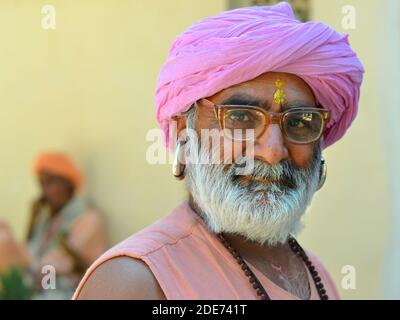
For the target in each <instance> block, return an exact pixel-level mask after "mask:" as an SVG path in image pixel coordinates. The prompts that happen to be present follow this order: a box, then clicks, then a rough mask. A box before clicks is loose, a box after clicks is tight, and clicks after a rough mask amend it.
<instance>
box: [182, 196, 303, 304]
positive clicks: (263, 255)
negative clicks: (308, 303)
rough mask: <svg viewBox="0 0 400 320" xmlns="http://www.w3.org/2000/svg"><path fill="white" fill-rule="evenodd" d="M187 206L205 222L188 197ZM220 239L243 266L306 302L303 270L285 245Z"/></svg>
mask: <svg viewBox="0 0 400 320" xmlns="http://www.w3.org/2000/svg"><path fill="white" fill-rule="evenodd" d="M189 205H190V207H191V208H192V210H193V211H195V213H196V214H197V215H198V216H200V217H201V218H202V219H203V220H204V214H203V213H202V212H201V209H200V207H199V206H198V205H197V204H196V202H195V201H194V200H193V198H192V196H191V195H190V196H189ZM223 236H224V238H225V239H226V240H227V241H228V242H229V243H230V244H231V245H232V247H233V248H234V249H235V250H236V251H237V252H238V253H239V254H240V255H241V256H242V258H243V259H244V260H245V261H246V262H248V263H250V264H251V265H253V266H254V267H255V268H256V269H257V270H258V271H260V272H261V273H262V274H264V275H265V276H266V277H267V278H269V279H270V280H271V281H273V282H274V283H276V284H277V285H278V286H280V287H282V288H283V289H285V290H287V291H289V292H291V293H292V294H295V295H297V296H300V297H301V298H303V299H308V297H309V288H308V278H307V273H306V270H305V266H304V265H303V263H302V262H301V261H300V260H299V259H298V258H297V257H296V256H295V255H294V253H293V252H292V250H291V249H290V246H289V245H288V244H287V243H284V244H278V245H275V246H271V245H268V244H264V245H262V244H260V243H257V242H255V241H251V240H249V239H248V238H246V237H244V236H242V235H237V234H233V233H223Z"/></svg>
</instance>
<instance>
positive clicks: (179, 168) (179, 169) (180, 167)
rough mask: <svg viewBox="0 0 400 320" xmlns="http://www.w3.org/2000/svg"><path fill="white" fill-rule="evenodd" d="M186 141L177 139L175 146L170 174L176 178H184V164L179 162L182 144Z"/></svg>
mask: <svg viewBox="0 0 400 320" xmlns="http://www.w3.org/2000/svg"><path fill="white" fill-rule="evenodd" d="M185 143H186V141H178V142H177V143H176V146H175V157H174V163H173V164H172V174H173V176H174V177H175V178H176V179H177V180H182V179H183V178H185V167H186V166H185V165H184V164H183V163H182V162H181V158H182V152H183V148H182V147H183V145H184V144H185Z"/></svg>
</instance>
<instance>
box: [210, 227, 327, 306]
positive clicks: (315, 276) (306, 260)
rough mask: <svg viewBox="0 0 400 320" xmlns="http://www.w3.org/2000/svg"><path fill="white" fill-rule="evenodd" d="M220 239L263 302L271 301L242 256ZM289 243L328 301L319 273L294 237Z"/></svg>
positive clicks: (221, 236) (219, 236)
mask: <svg viewBox="0 0 400 320" xmlns="http://www.w3.org/2000/svg"><path fill="white" fill-rule="evenodd" d="M217 236H218V238H219V239H220V240H221V242H222V243H223V245H224V246H225V247H226V248H227V249H228V251H229V252H230V253H231V254H232V256H233V257H234V258H235V259H236V261H237V263H238V264H239V265H240V267H241V268H242V270H243V271H244V274H245V275H246V277H248V279H249V282H250V283H251V284H252V286H253V288H254V290H255V291H256V293H257V295H258V296H259V297H260V299H261V300H271V298H270V297H269V296H268V293H267V292H266V291H265V289H264V287H263V286H262V284H261V282H260V281H259V280H258V279H257V277H256V275H255V274H254V273H253V271H251V269H250V268H249V266H248V265H247V263H246V262H245V261H244V260H243V258H242V257H241V256H240V254H239V253H238V252H237V251H236V250H235V249H234V248H233V247H232V245H231V244H230V243H229V242H228V241H227V240H226V239H225V237H224V236H223V235H222V234H221V233H218V234H217ZM288 243H289V246H290V248H291V249H292V251H293V252H294V254H296V256H298V257H299V258H301V259H302V260H303V262H304V264H305V265H306V267H307V268H308V270H309V271H310V274H311V276H312V278H313V280H314V284H315V287H316V288H317V291H318V295H319V297H320V298H321V300H328V299H329V297H328V295H327V294H326V290H325V289H324V285H323V283H322V281H321V277H320V276H319V275H318V271H317V270H316V269H315V267H314V266H313V265H312V263H311V261H310V259H309V258H308V256H307V254H306V253H305V251H304V250H303V248H302V247H301V246H300V245H299V243H298V242H297V241H296V239H295V238H294V237H292V236H290V237H289V239H288Z"/></svg>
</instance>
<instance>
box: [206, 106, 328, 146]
mask: <svg viewBox="0 0 400 320" xmlns="http://www.w3.org/2000/svg"><path fill="white" fill-rule="evenodd" d="M200 101H203V102H205V103H206V104H208V105H212V106H213V107H214V113H215V116H216V118H217V120H218V122H219V126H220V129H221V130H222V131H223V132H224V135H225V136H227V137H228V138H230V139H232V140H235V141H248V140H256V139H258V138H259V137H261V136H262V135H263V133H264V132H265V130H266V129H267V127H268V126H269V125H270V124H279V126H280V128H281V131H282V133H283V134H284V137H285V138H286V140H287V141H289V142H291V143H294V144H308V143H312V142H314V141H317V140H318V139H319V138H320V137H321V135H322V133H323V132H324V129H325V127H326V124H327V123H328V122H329V119H330V111H329V110H326V109H322V108H317V107H302V106H299V107H292V108H290V109H287V110H285V111H283V112H279V113H275V112H269V111H266V110H264V109H263V108H260V107H258V106H247V105H218V104H214V103H213V102H211V101H209V100H207V99H201V100H200Z"/></svg>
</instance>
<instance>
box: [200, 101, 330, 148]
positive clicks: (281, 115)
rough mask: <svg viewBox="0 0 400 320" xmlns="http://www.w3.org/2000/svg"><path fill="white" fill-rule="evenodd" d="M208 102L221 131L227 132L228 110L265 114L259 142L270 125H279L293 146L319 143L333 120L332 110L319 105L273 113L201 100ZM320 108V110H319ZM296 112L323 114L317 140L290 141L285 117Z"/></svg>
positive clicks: (247, 106)
mask: <svg viewBox="0 0 400 320" xmlns="http://www.w3.org/2000/svg"><path fill="white" fill-rule="evenodd" d="M202 100H203V101H206V102H207V103H208V104H211V105H213V107H214V114H215V117H216V118H217V120H218V123H219V126H220V129H221V130H225V117H226V113H225V110H226V108H238V109H253V110H257V111H259V112H261V113H262V114H264V117H265V120H266V121H265V125H264V128H263V129H262V131H261V132H260V133H259V135H258V136H257V137H255V140H257V139H258V138H259V137H261V136H262V135H263V134H264V132H265V130H266V129H267V127H268V126H269V125H270V124H279V127H280V129H281V132H282V133H283V134H284V137H285V138H286V139H287V141H289V142H290V143H293V144H310V143H313V142H315V141H317V140H318V139H320V138H321V136H322V134H323V132H324V130H325V128H326V125H327V123H328V122H329V120H330V118H331V113H330V110H327V109H323V107H322V106H321V105H319V104H318V105H317V106H316V107H292V108H290V109H287V110H285V111H283V112H271V111H266V110H265V109H263V108H261V107H258V106H251V105H221V104H215V103H213V102H212V101H210V100H207V99H204V98H203V99H200V101H202ZM318 107H319V108H318ZM294 111H306V112H311V111H312V112H317V113H320V114H321V117H322V121H323V123H322V126H321V131H320V132H319V134H318V136H317V138H315V139H313V140H311V141H307V142H299V141H294V140H292V139H290V137H289V136H288V134H287V133H286V130H285V129H284V125H283V123H284V120H285V117H286V116H287V114H290V113H292V112H294ZM231 139H232V140H234V139H233V138H231ZM236 141H246V140H236Z"/></svg>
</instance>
